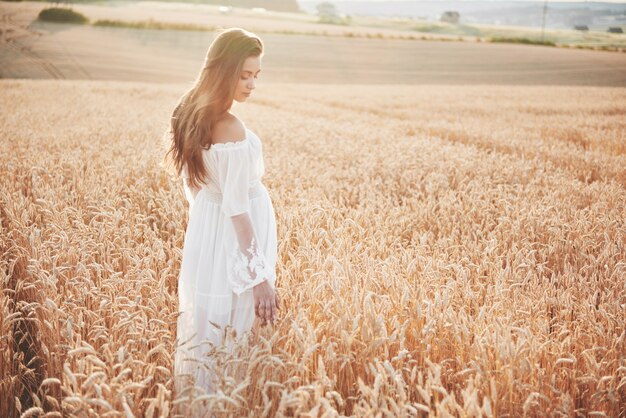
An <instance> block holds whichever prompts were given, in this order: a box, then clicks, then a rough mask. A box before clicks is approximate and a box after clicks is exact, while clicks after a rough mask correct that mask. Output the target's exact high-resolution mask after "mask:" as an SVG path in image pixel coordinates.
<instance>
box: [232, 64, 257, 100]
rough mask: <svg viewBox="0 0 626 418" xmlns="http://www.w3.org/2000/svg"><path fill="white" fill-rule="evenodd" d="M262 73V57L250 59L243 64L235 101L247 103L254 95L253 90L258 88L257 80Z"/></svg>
mask: <svg viewBox="0 0 626 418" xmlns="http://www.w3.org/2000/svg"><path fill="white" fill-rule="evenodd" d="M260 72H261V56H260V55H259V56H256V57H248V58H246V60H245V61H244V63H243V67H242V69H241V74H239V81H238V82H237V90H236V91H235V98H234V99H235V100H236V101H238V102H245V101H246V100H248V97H250V95H251V94H252V90H254V88H255V87H256V80H257V78H258V77H259V73H260Z"/></svg>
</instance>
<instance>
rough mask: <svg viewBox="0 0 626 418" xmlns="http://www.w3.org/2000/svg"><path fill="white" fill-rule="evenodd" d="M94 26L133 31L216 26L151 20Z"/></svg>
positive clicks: (97, 24)
mask: <svg viewBox="0 0 626 418" xmlns="http://www.w3.org/2000/svg"><path fill="white" fill-rule="evenodd" d="M93 25H94V26H110V27H114V28H133V29H170V30H189V31H212V30H215V28H216V27H215V26H210V25H196V24H192V23H167V22H157V21H156V20H153V19H149V20H144V21H136V22H128V21H123V20H107V19H105V20H97V21H96V22H95V23H94V24H93Z"/></svg>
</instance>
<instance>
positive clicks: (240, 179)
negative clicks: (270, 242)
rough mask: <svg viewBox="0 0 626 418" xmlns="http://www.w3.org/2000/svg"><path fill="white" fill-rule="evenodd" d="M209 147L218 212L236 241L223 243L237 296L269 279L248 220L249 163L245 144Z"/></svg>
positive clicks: (263, 259) (261, 253) (231, 281)
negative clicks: (218, 195)
mask: <svg viewBox="0 0 626 418" xmlns="http://www.w3.org/2000/svg"><path fill="white" fill-rule="evenodd" d="M213 147H215V148H214V149H215V156H216V160H217V167H216V168H217V177H218V178H217V181H218V184H219V187H220V191H221V192H222V204H221V207H222V211H223V212H224V214H225V215H226V216H228V217H230V218H231V221H232V223H233V227H234V230H235V234H236V237H237V240H236V242H232V243H229V242H227V243H226V245H227V246H228V247H230V248H226V251H227V255H228V257H227V268H228V271H229V274H228V280H229V281H230V284H231V288H232V290H233V292H235V293H236V294H237V295H240V294H242V293H243V292H245V291H246V290H249V289H252V288H253V287H254V286H256V285H258V284H260V283H262V282H263V281H265V280H269V279H270V278H271V277H272V270H271V269H270V268H269V264H268V262H267V259H266V257H265V255H264V254H263V250H262V248H260V247H259V242H258V239H257V237H256V233H255V231H254V226H253V224H252V220H251V217H250V200H249V196H248V187H249V180H250V167H251V164H252V162H253V161H252V160H251V157H250V150H249V148H248V146H247V144H246V143H245V141H240V142H235V143H227V144H219V145H217V146H216V144H214V145H213ZM239 215H245V216H239Z"/></svg>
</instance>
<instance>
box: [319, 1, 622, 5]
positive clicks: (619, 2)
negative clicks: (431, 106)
mask: <svg viewBox="0 0 626 418" xmlns="http://www.w3.org/2000/svg"><path fill="white" fill-rule="evenodd" d="M320 1H322V0H320ZM344 1H352V2H355V1H359V2H381V1H382V0H331V3H341V2H344ZM394 1H418V2H430V3H447V2H449V0H394ZM454 1H455V2H458V1H468V2H474V1H481V2H494V3H499V2H507V3H512V2H515V1H517V2H535V3H543V0H454ZM550 3H618V4H626V1H624V0H606V1H587V0H548V4H550Z"/></svg>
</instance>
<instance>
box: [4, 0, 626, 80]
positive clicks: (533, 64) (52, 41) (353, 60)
mask: <svg viewBox="0 0 626 418" xmlns="http://www.w3.org/2000/svg"><path fill="white" fill-rule="evenodd" d="M46 6H47V4H42V3H33V2H24V3H5V2H2V3H0V13H1V16H2V19H1V22H2V23H1V25H0V35H1V42H0V77H2V78H67V79H96V80H129V81H146V82H157V83H179V82H192V81H193V79H194V77H195V76H196V74H197V71H198V70H199V68H200V67H201V65H202V62H203V60H204V56H205V54H206V50H207V48H208V45H209V43H210V41H211V39H212V37H213V34H212V33H210V32H191V31H173V30H138V29H126V28H110V27H94V26H89V25H72V24H54V23H42V22H38V21H36V20H35V19H36V16H37V13H38V12H39V10H41V9H42V8H43V7H46ZM179 6H180V5H179ZM159 7H161V8H163V7H173V6H171V5H169V6H168V4H165V5H161V6H159ZM75 8H76V9H77V10H80V9H84V10H82V11H83V12H84V13H85V14H86V15H87V16H89V17H90V18H92V19H93V18H114V16H116V14H117V18H119V19H124V20H147V19H149V18H155V19H157V18H158V20H164V21H165V20H167V19H165V18H164V16H166V15H167V16H169V19H170V21H174V20H176V21H181V19H183V17H184V16H185V13H186V16H187V17H188V18H189V23H204V24H215V23H216V22H222V23H225V22H226V23H229V26H231V25H233V26H234V25H236V26H242V27H247V26H246V24H247V23H250V25H252V24H253V23H252V22H254V24H256V25H261V24H265V25H266V26H267V25H270V26H271V25H273V24H278V25H279V26H277V27H279V28H282V27H293V28H298V27H299V28H301V29H300V30H306V28H308V27H310V26H311V25H312V24H311V23H308V22H306V21H303V22H298V21H289V20H287V17H285V16H283V15H281V14H278V15H279V16H278V17H276V16H274V17H272V18H269V17H267V18H260V17H250V16H239V17H238V18H235V17H233V16H217V15H214V14H210V13H209V12H205V14H204V15H202V14H199V13H194V12H193V11H190V10H187V11H184V10H182V11H181V10H177V11H176V12H175V13H173V12H172V11H168V10H159V9H157V8H156V6H154V3H139V4H134V5H133V4H131V5H129V6H124V7H107V6H95V5H80V6H75ZM142 10H143V12H142ZM127 12H129V13H130V14H127ZM194 19H195V20H194ZM220 19H221V20H220ZM229 19H230V20H229ZM233 19H234V20H233ZM277 22H278V23H277ZM281 25H282V26H281ZM328 26H330V25H328ZM260 34H261V36H262V38H263V40H264V43H265V47H266V53H265V56H264V60H263V67H264V70H263V76H262V77H263V80H264V81H274V82H294V83H300V82H305V83H348V84H454V85H459V84H508V85H595V86H622V87H623V86H626V54H620V53H613V52H603V51H589V50H570V49H563V48H550V47H541V46H532V45H512V44H491V43H475V42H459V41H449V42H438V41H410V40H389V39H387V40H385V39H362V38H345V37H331V36H311V35H282V34H273V33H260Z"/></svg>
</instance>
